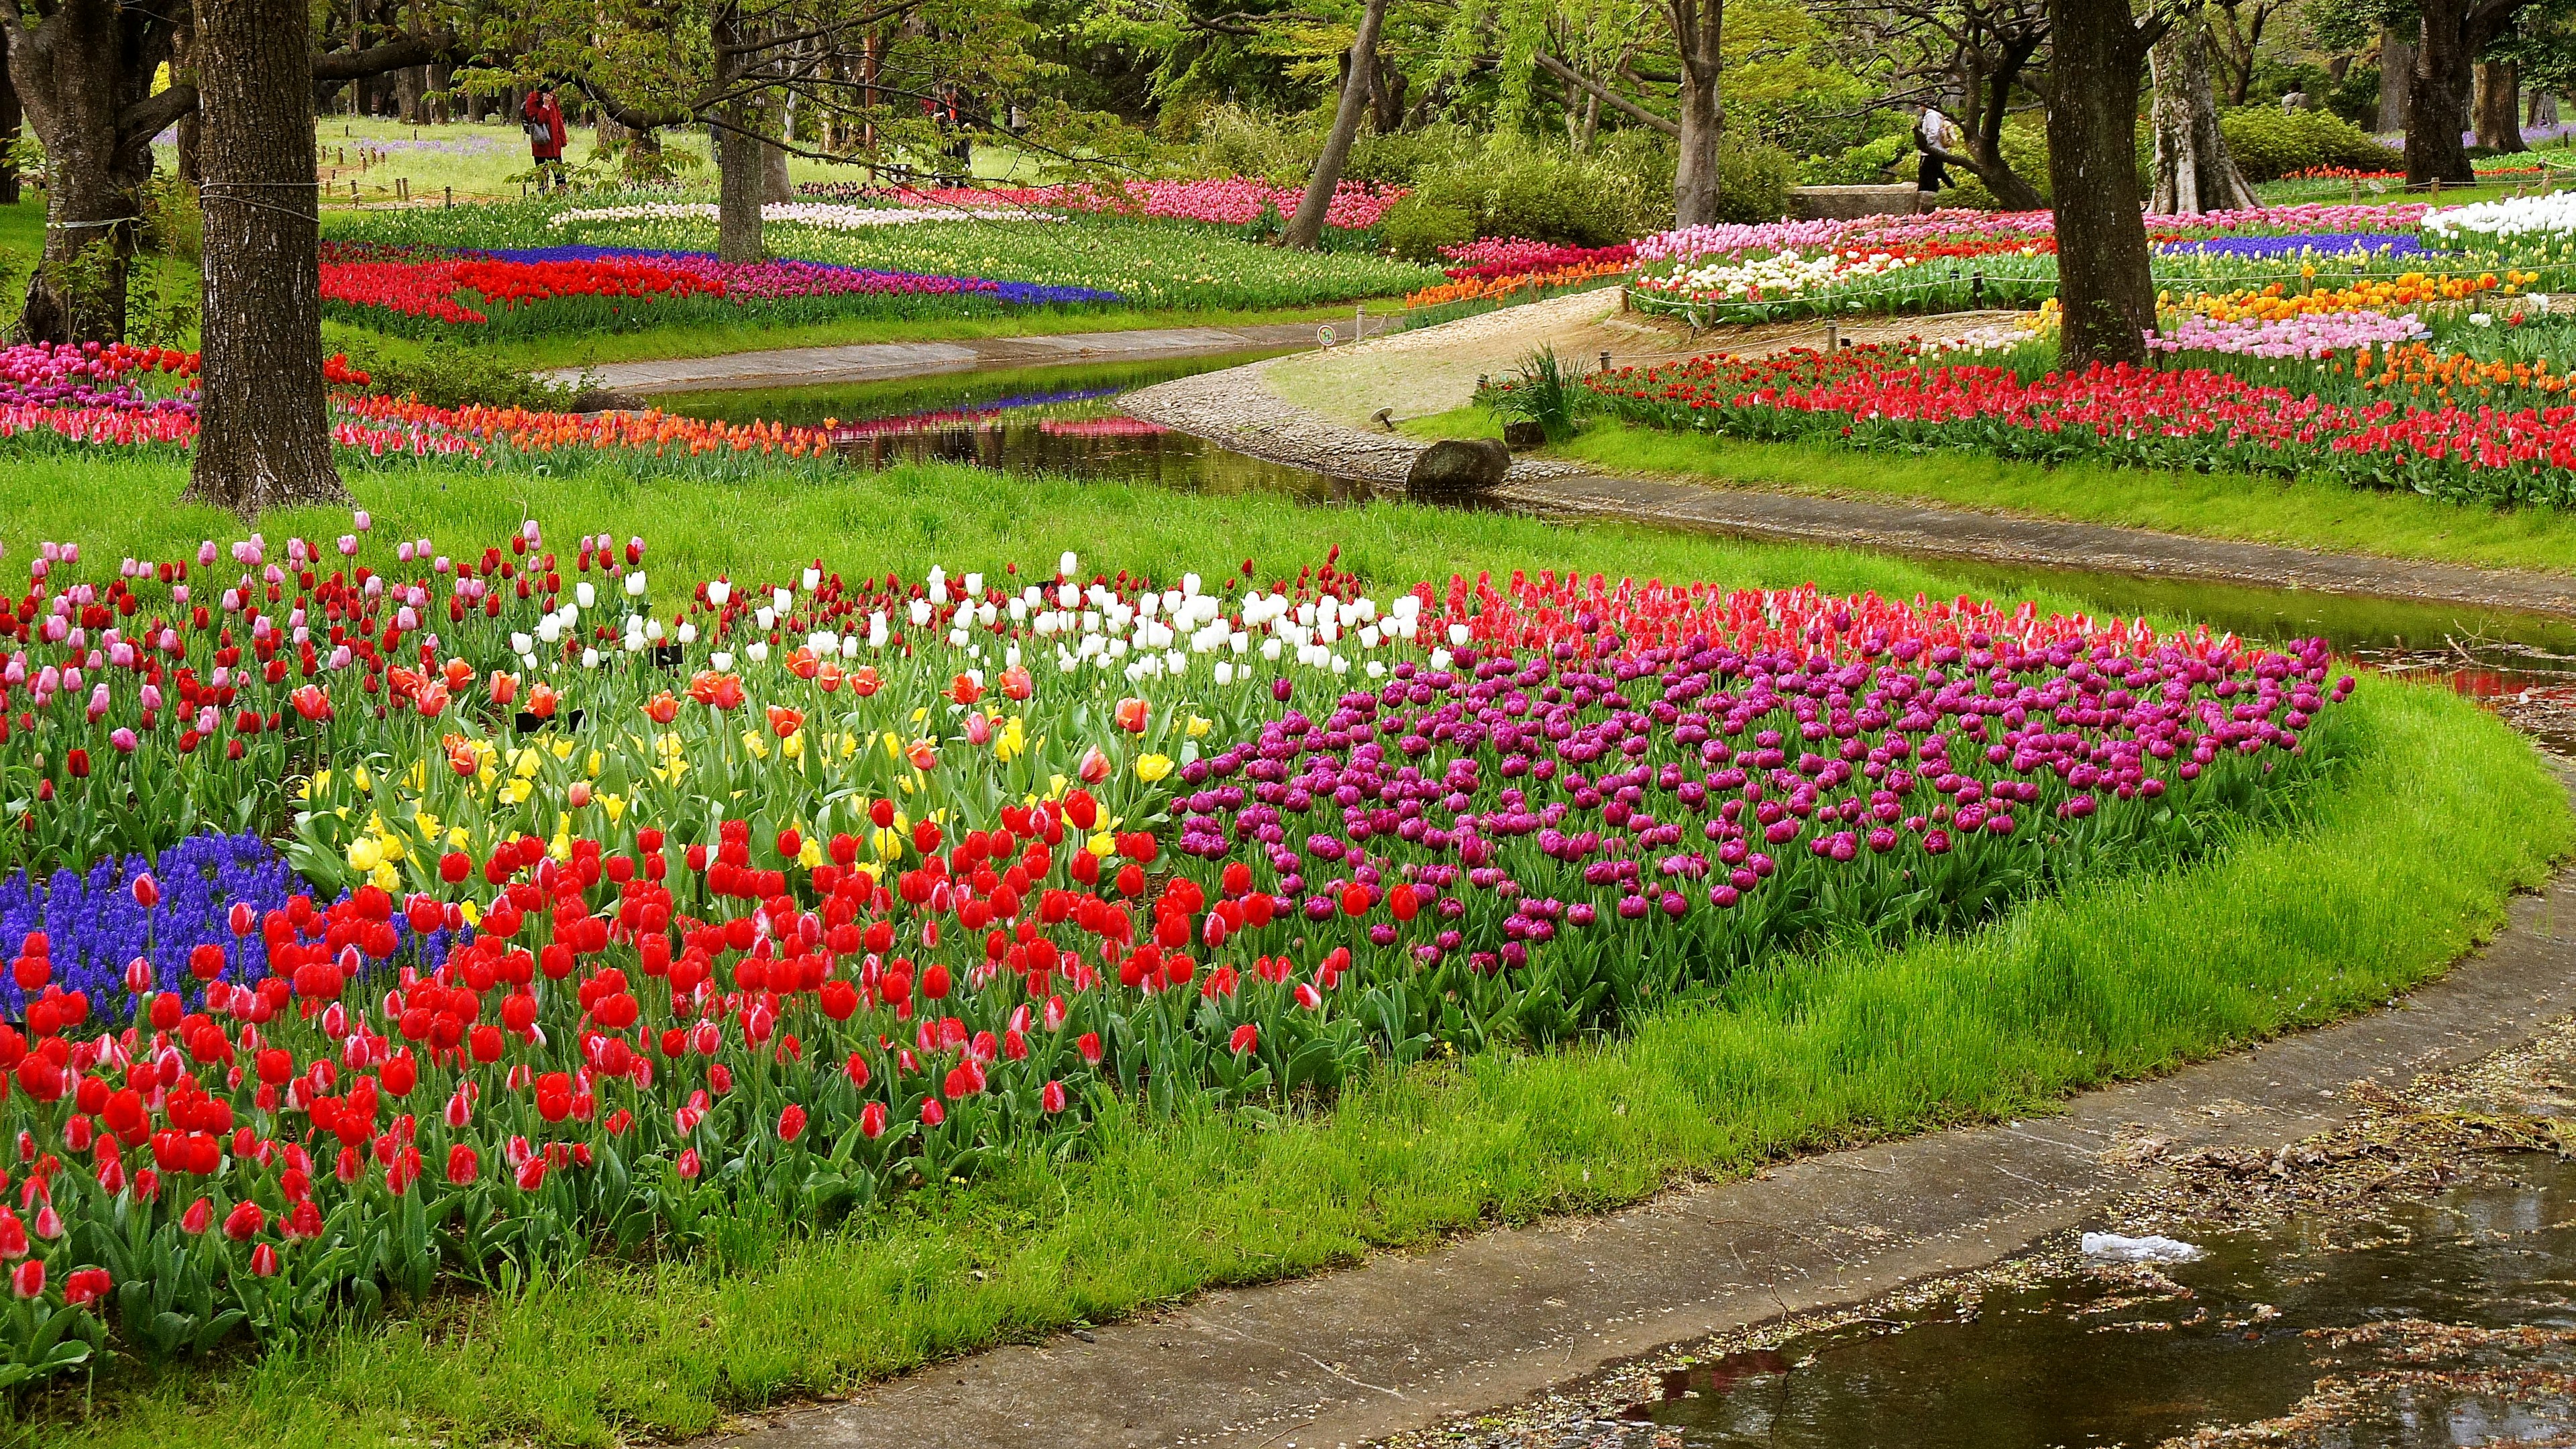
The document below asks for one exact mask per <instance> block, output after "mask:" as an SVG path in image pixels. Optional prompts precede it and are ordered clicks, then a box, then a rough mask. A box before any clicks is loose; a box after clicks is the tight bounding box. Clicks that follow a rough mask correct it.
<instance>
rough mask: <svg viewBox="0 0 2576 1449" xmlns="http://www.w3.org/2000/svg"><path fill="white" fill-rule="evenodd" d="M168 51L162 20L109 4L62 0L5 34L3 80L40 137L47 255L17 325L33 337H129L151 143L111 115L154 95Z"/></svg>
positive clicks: (57, 339)
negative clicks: (128, 292)
mask: <svg viewBox="0 0 2576 1449" xmlns="http://www.w3.org/2000/svg"><path fill="white" fill-rule="evenodd" d="M15 28H16V21H15V17H13V18H12V29H13V30H14V29H15ZM169 46H170V37H169V31H168V28H167V26H166V24H165V23H164V22H163V21H162V20H161V19H160V18H159V17H158V16H157V15H155V16H143V15H138V14H135V13H129V12H126V11H124V10H122V9H121V8H120V7H119V6H118V5H117V4H116V3H115V0H63V3H62V4H60V5H58V6H56V7H55V9H54V12H53V13H52V14H51V15H48V16H46V17H45V18H44V21H43V26H42V28H41V29H40V30H39V31H38V32H37V33H36V34H35V35H33V36H28V35H26V34H24V32H19V33H17V34H14V35H13V36H12V37H11V43H10V45H9V66H10V72H11V76H10V78H11V80H12V81H13V82H14V83H15V86H16V90H17V94H18V99H19V103H20V104H21V105H22V106H23V107H24V108H25V111H26V118H27V120H28V122H29V123H30V124H32V125H33V126H34V128H35V131H36V135H37V138H38V139H40V140H42V141H43V142H44V143H45V171H46V187H45V249H44V259H43V261H42V262H41V263H40V264H39V265H38V267H37V269H36V274H35V276H34V278H33V279H32V280H31V281H30V282H29V283H28V286H27V309H26V314H25V316H24V317H23V318H22V319H21V321H20V323H19V329H20V331H21V333H22V334H23V335H24V336H25V337H27V338H28V339H29V340H31V341H42V342H90V341H97V342H108V341H118V340H121V339H122V338H123V337H124V336H125V278H126V270H127V264H128V263H129V261H130V260H131V259H132V257H133V255H134V240H135V227H136V225H137V222H138V220H139V218H140V216H141V210H142V189H143V184H144V183H145V182H146V181H149V180H151V178H152V138H151V136H150V135H148V134H129V133H126V132H124V131H122V130H121V129H120V128H119V126H118V124H117V121H118V117H119V116H120V115H121V114H122V113H123V112H124V111H125V110H126V109H127V108H128V107H130V106H133V105H135V104H137V103H139V102H141V101H142V100H143V99H144V98H145V96H147V95H148V94H149V93H150V90H151V85H152V75H153V72H154V71H155V70H157V69H159V68H160V65H161V63H162V61H163V60H165V59H167V58H168V55H169Z"/></svg>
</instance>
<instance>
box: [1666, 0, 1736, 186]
mask: <svg viewBox="0 0 2576 1449" xmlns="http://www.w3.org/2000/svg"><path fill="white" fill-rule="evenodd" d="M1663 11H1664V19H1665V23H1666V24H1668V25H1670V26H1671V27H1672V32H1673V46H1674V48H1675V49H1676V50H1678V51H1679V52H1680V53H1681V74H1680V78H1679V79H1680V87H1681V95H1680V101H1681V107H1680V109H1681V118H1680V121H1679V124H1678V129H1677V134H1676V136H1675V139H1676V140H1677V141H1678V142H1679V145H1680V151H1681V156H1680V160H1679V161H1678V163H1677V164H1676V165H1675V167H1674V171H1673V210H1674V212H1675V215H1674V218H1673V224H1674V225H1676V226H1707V225H1709V224H1711V223H1714V222H1715V221H1716V220H1717V219H1718V218H1717V202H1718V171H1717V147H1718V141H1719V138H1720V132H1721V130H1722V129H1723V127H1724V125H1725V119H1726V118H1725V114H1724V112H1723V111H1721V110H1720V109H1719V106H1718V92H1717V86H1718V78H1719V75H1720V73H1721V72H1722V71H1723V70H1724V68H1725V45H1724V41H1725V30H1726V3H1725V0H1663Z"/></svg>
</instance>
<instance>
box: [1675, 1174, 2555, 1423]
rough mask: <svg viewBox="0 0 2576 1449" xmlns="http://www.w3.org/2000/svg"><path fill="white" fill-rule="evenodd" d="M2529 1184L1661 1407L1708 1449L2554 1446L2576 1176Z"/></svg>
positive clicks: (1899, 1324) (1860, 1336) (2070, 1292)
mask: <svg viewBox="0 0 2576 1449" xmlns="http://www.w3.org/2000/svg"><path fill="white" fill-rule="evenodd" d="M2520 1171H2521V1175H2520V1176H2519V1177H2518V1178H2515V1179H2511V1180H2507V1181H2504V1182H2501V1183H2498V1184H2493V1185H2489V1186H2484V1187H2479V1188H2474V1189H2468V1190H2463V1191H2459V1192H2454V1193H2451V1194H2448V1195H2446V1196H2444V1197H2442V1198H2438V1199H2435V1200H2433V1201H2431V1202H2426V1203H2420V1204H2412V1205H2402V1206H2395V1207H2391V1208H2389V1209H2387V1210H2386V1211H2385V1212H2384V1213H2383V1215H2382V1216H2381V1218H2380V1219H2379V1220H2377V1221H2374V1222H2368V1223H2364V1224H2359V1225H2338V1226H2337V1227H2335V1228H2334V1229H2333V1230H2331V1231H2328V1230H2323V1229H2320V1228H2319V1227H2318V1225H2316V1224H2312V1223H2297V1222H2294V1223H2292V1224H2290V1225H2288V1226H2286V1227H2284V1228H2281V1229H2278V1230H2274V1231H2270V1232H2264V1233H2251V1234H2244V1235H2239V1236H2232V1237H2220V1238H2216V1239H2213V1240H2211V1241H2210V1242H2209V1243H2208V1244H2207V1246H2209V1247H2210V1248H2211V1249H2212V1251H2211V1253H2210V1255H2209V1256H2208V1257H2206V1258H2203V1259H2201V1260H2199V1261H2197V1262H2193V1263H2188V1264H2182V1265H2177V1266H2168V1267H2165V1268H2163V1269H2162V1270H2155V1269H2144V1270H2140V1269H2122V1270H2110V1271H2103V1272H2096V1273H2088V1274H2084V1275H2078V1276H2069V1277H2058V1278H2046V1279H2042V1280H2040V1281H2038V1282H2036V1283H2034V1284H2031V1285H2030V1286H2027V1287H2022V1288H2015V1289H2009V1290H2006V1291H2000V1292H1988V1293H1986V1294H1985V1295H1984V1296H1983V1298H1982V1299H1981V1300H1977V1301H1973V1302H1970V1303H1965V1304H1960V1303H1943V1304H1940V1305H1937V1306H1935V1307H1934V1308H1932V1309H1929V1310H1926V1311H1924V1312H1921V1313H1919V1314H1914V1315H1907V1316H1903V1317H1900V1318H1896V1319H1890V1320H1882V1321H1878V1322H1872V1323H1865V1324H1861V1325H1858V1326H1856V1327H1854V1328H1851V1329H1847V1330H1843V1331H1841V1332H1838V1333H1834V1334H1827V1335H1822V1336H1819V1337H1816V1338H1810V1339H1802V1340H1794V1341H1792V1342H1790V1343H1788V1344H1785V1345H1783V1346H1782V1347H1781V1348H1779V1349H1777V1350H1772V1351H1763V1352H1758V1353H1743V1354H1735V1355H1730V1356H1729V1357H1727V1358H1723V1359H1718V1360H1715V1361H1712V1362H1710V1363H1707V1364H1702V1365H1698V1366H1694V1367H1692V1368H1690V1369H1687V1370H1681V1371H1678V1372H1675V1373H1672V1374H1668V1375H1666V1376H1665V1379H1664V1383H1663V1394H1664V1398H1663V1401H1662V1402H1660V1403H1657V1404H1653V1405H1649V1406H1646V1407H1645V1408H1644V1409H1643V1410H1642V1411H1641V1412H1642V1414H1643V1416H1644V1417H1649V1418H1651V1419H1653V1420H1654V1421H1655V1422H1657V1423H1659V1424H1662V1425H1665V1426H1667V1427H1668V1428H1672V1429H1678V1430H1679V1431H1681V1438H1682V1443H1683V1444H1684V1445H1686V1446H1688V1449H1745V1446H1752V1445H1762V1446H1767V1449H1810V1446H1812V1449H1829V1446H1830V1449H1845V1446H1853V1445H1872V1446H1884V1449H2042V1446H2052V1445H2079V1444H2080V1445H2110V1444H2125V1445H2132V1446H2148V1445H2156V1444H2160V1443H2164V1442H2165V1441H2167V1440H2169V1439H2176V1438H2183V1439H2185V1442H2200V1443H2211V1444H2220V1443H2224V1444H2251V1443H2297V1444H2309V1445H2319V1446H2333V1449H2453V1446H2464V1445H2473V1444H2486V1443H2490V1442H2495V1441H2499V1440H2501V1441H2503V1442H2508V1443H2510V1442H2530V1441H2534V1440H2541V1441H2543V1442H2549V1443H2564V1442H2568V1441H2567V1440H2564V1439H2561V1438H2557V1437H2549V1436H2557V1435H2563V1434H2568V1433H2571V1432H2576V1402H2571V1399H2570V1389H2571V1385H2576V1379H2571V1377H2570V1375H2571V1374H2576V1347H2571V1344H2570V1340H2571V1339H2576V1310H2571V1308H2570V1306H2569V1303H2568V1298H2567V1294H2566V1291H2565V1288H2566V1273H2567V1266H2566V1265H2567V1264H2568V1263H2570V1262H2576V1220H2571V1219H2576V1168H2570V1167H2569V1166H2567V1165H2565V1164H2562V1163H2558V1162H2555V1161H2548V1160H2543V1159H2537V1158H2534V1159H2527V1160H2526V1161H2525V1164H2524V1166H2523V1167H2522V1168H2521V1170H2520ZM2123 1275H2126V1276H2123ZM2203 1426H2212V1428H2213V1429H2214V1430H2215V1432H2214V1433H2213V1434H2212V1435H2210V1436H2209V1437H2205V1438H2199V1439H2192V1438H2189V1437H2187V1436H2192V1435H2194V1434H2196V1433H2197V1432H2198V1431H2200V1430H2201V1429H2202V1428H2203Z"/></svg>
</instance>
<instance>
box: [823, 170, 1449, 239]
mask: <svg viewBox="0 0 2576 1449" xmlns="http://www.w3.org/2000/svg"><path fill="white" fill-rule="evenodd" d="M796 190H797V194H798V195H800V196H812V197H821V198H831V199H834V200H843V201H857V200H889V201H895V202H899V203H903V204H907V205H921V206H991V205H994V204H1000V205H1003V206H1017V207H1062V208H1064V209H1066V210H1069V211H1113V212H1127V213H1132V214H1134V215H1137V216H1152V217H1162V218H1166V219H1169V220H1174V221H1202V222H1210V223H1213V224H1216V225H1219V226H1243V225H1246V224H1249V223H1251V222H1255V221H1258V220H1260V219H1261V217H1262V214H1263V213H1264V212H1265V211H1268V210H1274V209H1275V210H1276V211H1277V212H1278V213H1279V215H1281V216H1282V217H1286V216H1291V215H1294V214H1295V213H1296V210H1297V204H1298V203H1299V202H1301V201H1303V200H1304V199H1305V192H1304V191H1303V190H1302V189H1300V188H1297V187H1290V186H1273V185H1271V184H1270V183H1268V182H1266V181H1255V180H1251V179H1248V178H1245V177H1240V176H1229V177H1219V178H1214V179H1210V180H1202V181H1124V182H1110V181H1082V182H1071V183H1066V184H1062V185H1056V186H1017V187H990V188H986V187H974V186H935V187H907V186H897V187H886V188H882V189H871V188H865V187H860V186H857V185H854V184H852V183H848V182H807V183H805V184H804V185H802V186H799V187H798V188H796ZM1405 194H1406V189H1405V188H1404V187H1401V186H1384V185H1380V184H1377V183H1374V182H1365V181H1345V182H1343V183H1342V184H1341V185H1340V186H1338V187H1336V188H1334V191H1333V200H1332V203H1331V204H1330V205H1329V206H1327V207H1326V208H1325V210H1324V224H1325V225H1327V226H1335V227H1340V228H1342V229H1344V230H1347V231H1365V230H1367V229H1368V228H1370V227H1373V226H1375V225H1377V224H1378V222H1379V221H1381V220H1382V219H1384V218H1385V216H1386V209H1387V208H1388V207H1390V206H1393V205H1395V204H1396V203H1397V202H1398V201H1401V200H1403V199H1404V197H1405Z"/></svg>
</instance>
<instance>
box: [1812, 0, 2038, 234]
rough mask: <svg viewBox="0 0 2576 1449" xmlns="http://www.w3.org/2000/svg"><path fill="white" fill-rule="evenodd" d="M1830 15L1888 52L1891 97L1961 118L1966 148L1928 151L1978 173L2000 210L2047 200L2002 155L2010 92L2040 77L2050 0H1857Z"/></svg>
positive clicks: (2034, 206)
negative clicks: (1928, 106)
mask: <svg viewBox="0 0 2576 1449" xmlns="http://www.w3.org/2000/svg"><path fill="white" fill-rule="evenodd" d="M1836 14H1837V18H1838V19H1840V20H1841V22H1842V23H1843V24H1844V25H1845V26H1846V27H1848V28H1849V29H1851V30H1852V31H1853V33H1854V34H1855V35H1857V36H1859V37H1860V38H1861V39H1862V41H1863V42H1864V44H1865V45H1867V46H1868V47H1869V48H1871V49H1873V50H1874V51H1876V52H1877V53H1878V54H1881V55H1885V56H1889V57H1891V58H1892V60H1893V64H1894V65H1895V67H1896V72H1895V75H1894V76H1893V78H1892V83H1891V85H1890V87H1889V92H1888V101H1889V103H1890V104H1893V105H1903V106H1909V107H1910V106H1922V105H1938V106H1940V107H1941V108H1942V110H1943V111H1944V112H1945V113H1947V114H1948V115H1949V116H1950V117H1951V119H1953V120H1955V121H1957V122H1958V123H1959V131H1960V134H1961V138H1962V144H1963V145H1964V146H1965V148H1966V149H1965V150H1963V151H1951V150H1947V149H1944V148H1939V147H1930V148H1927V149H1929V150H1930V151H1931V153H1932V154H1933V155H1934V156H1936V157H1938V158H1939V159H1940V160H1941V162H1942V163H1943V164H1944V165H1949V166H1956V167H1958V168H1959V169H1960V170H1962V171H1965V172H1967V173H1968V174H1970V175H1972V176H1974V177H1976V178H1977V179H1978V180H1979V181H1982V182H1984V183H1985V185H1986V189H1987V190H1988V191H1990V192H1992V193H1994V198H1995V203H1996V204H1997V205H1998V206H2001V207H2003V208H2004V209H2005V210H2007V211H2037V210H2039V209H2040V208H2041V207H2042V206H2043V205H2045V204H2046V203H2044V202H2042V201H2041V200H2040V196H2039V189H2038V188H2037V187H2035V186H2033V185H2031V183H2030V182H2029V181H2027V180H2025V179H2024V178H2023V177H2022V176H2021V174H2020V173H2018V172H2016V171H2014V170H2013V167H2012V163H2011V162H2010V161H2008V160H2006V159H2005V158H2004V149H2003V134H2004V119H2005V117H2006V116H2007V115H2009V114H2010V113H2011V111H2012V108H2013V97H2014V94H2015V93H2016V92H2017V91H2018V92H2022V93H2025V94H2031V95H2036V94H2038V93H2040V92H2041V91H2044V90H2045V89H2046V86H2047V81H2046V78H2045V75H2044V73H2043V72H2042V70H2041V69H2040V67H2041V65H2042V59H2041V58H2042V56H2043V55H2044V53H2045V52H2046V50H2047V48H2048V36H2049V24H2050V19H2051V11H2050V8H2049V6H2048V4H2047V0H1856V3H1846V4H1845V5H1844V6H1843V7H1842V8H1841V9H1840V10H1839V11H1838V12H1836ZM2024 104H2027V102H2025V103H2024ZM1917 142H1918V144H1920V137H1919V136H1918V138H1917Z"/></svg>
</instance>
